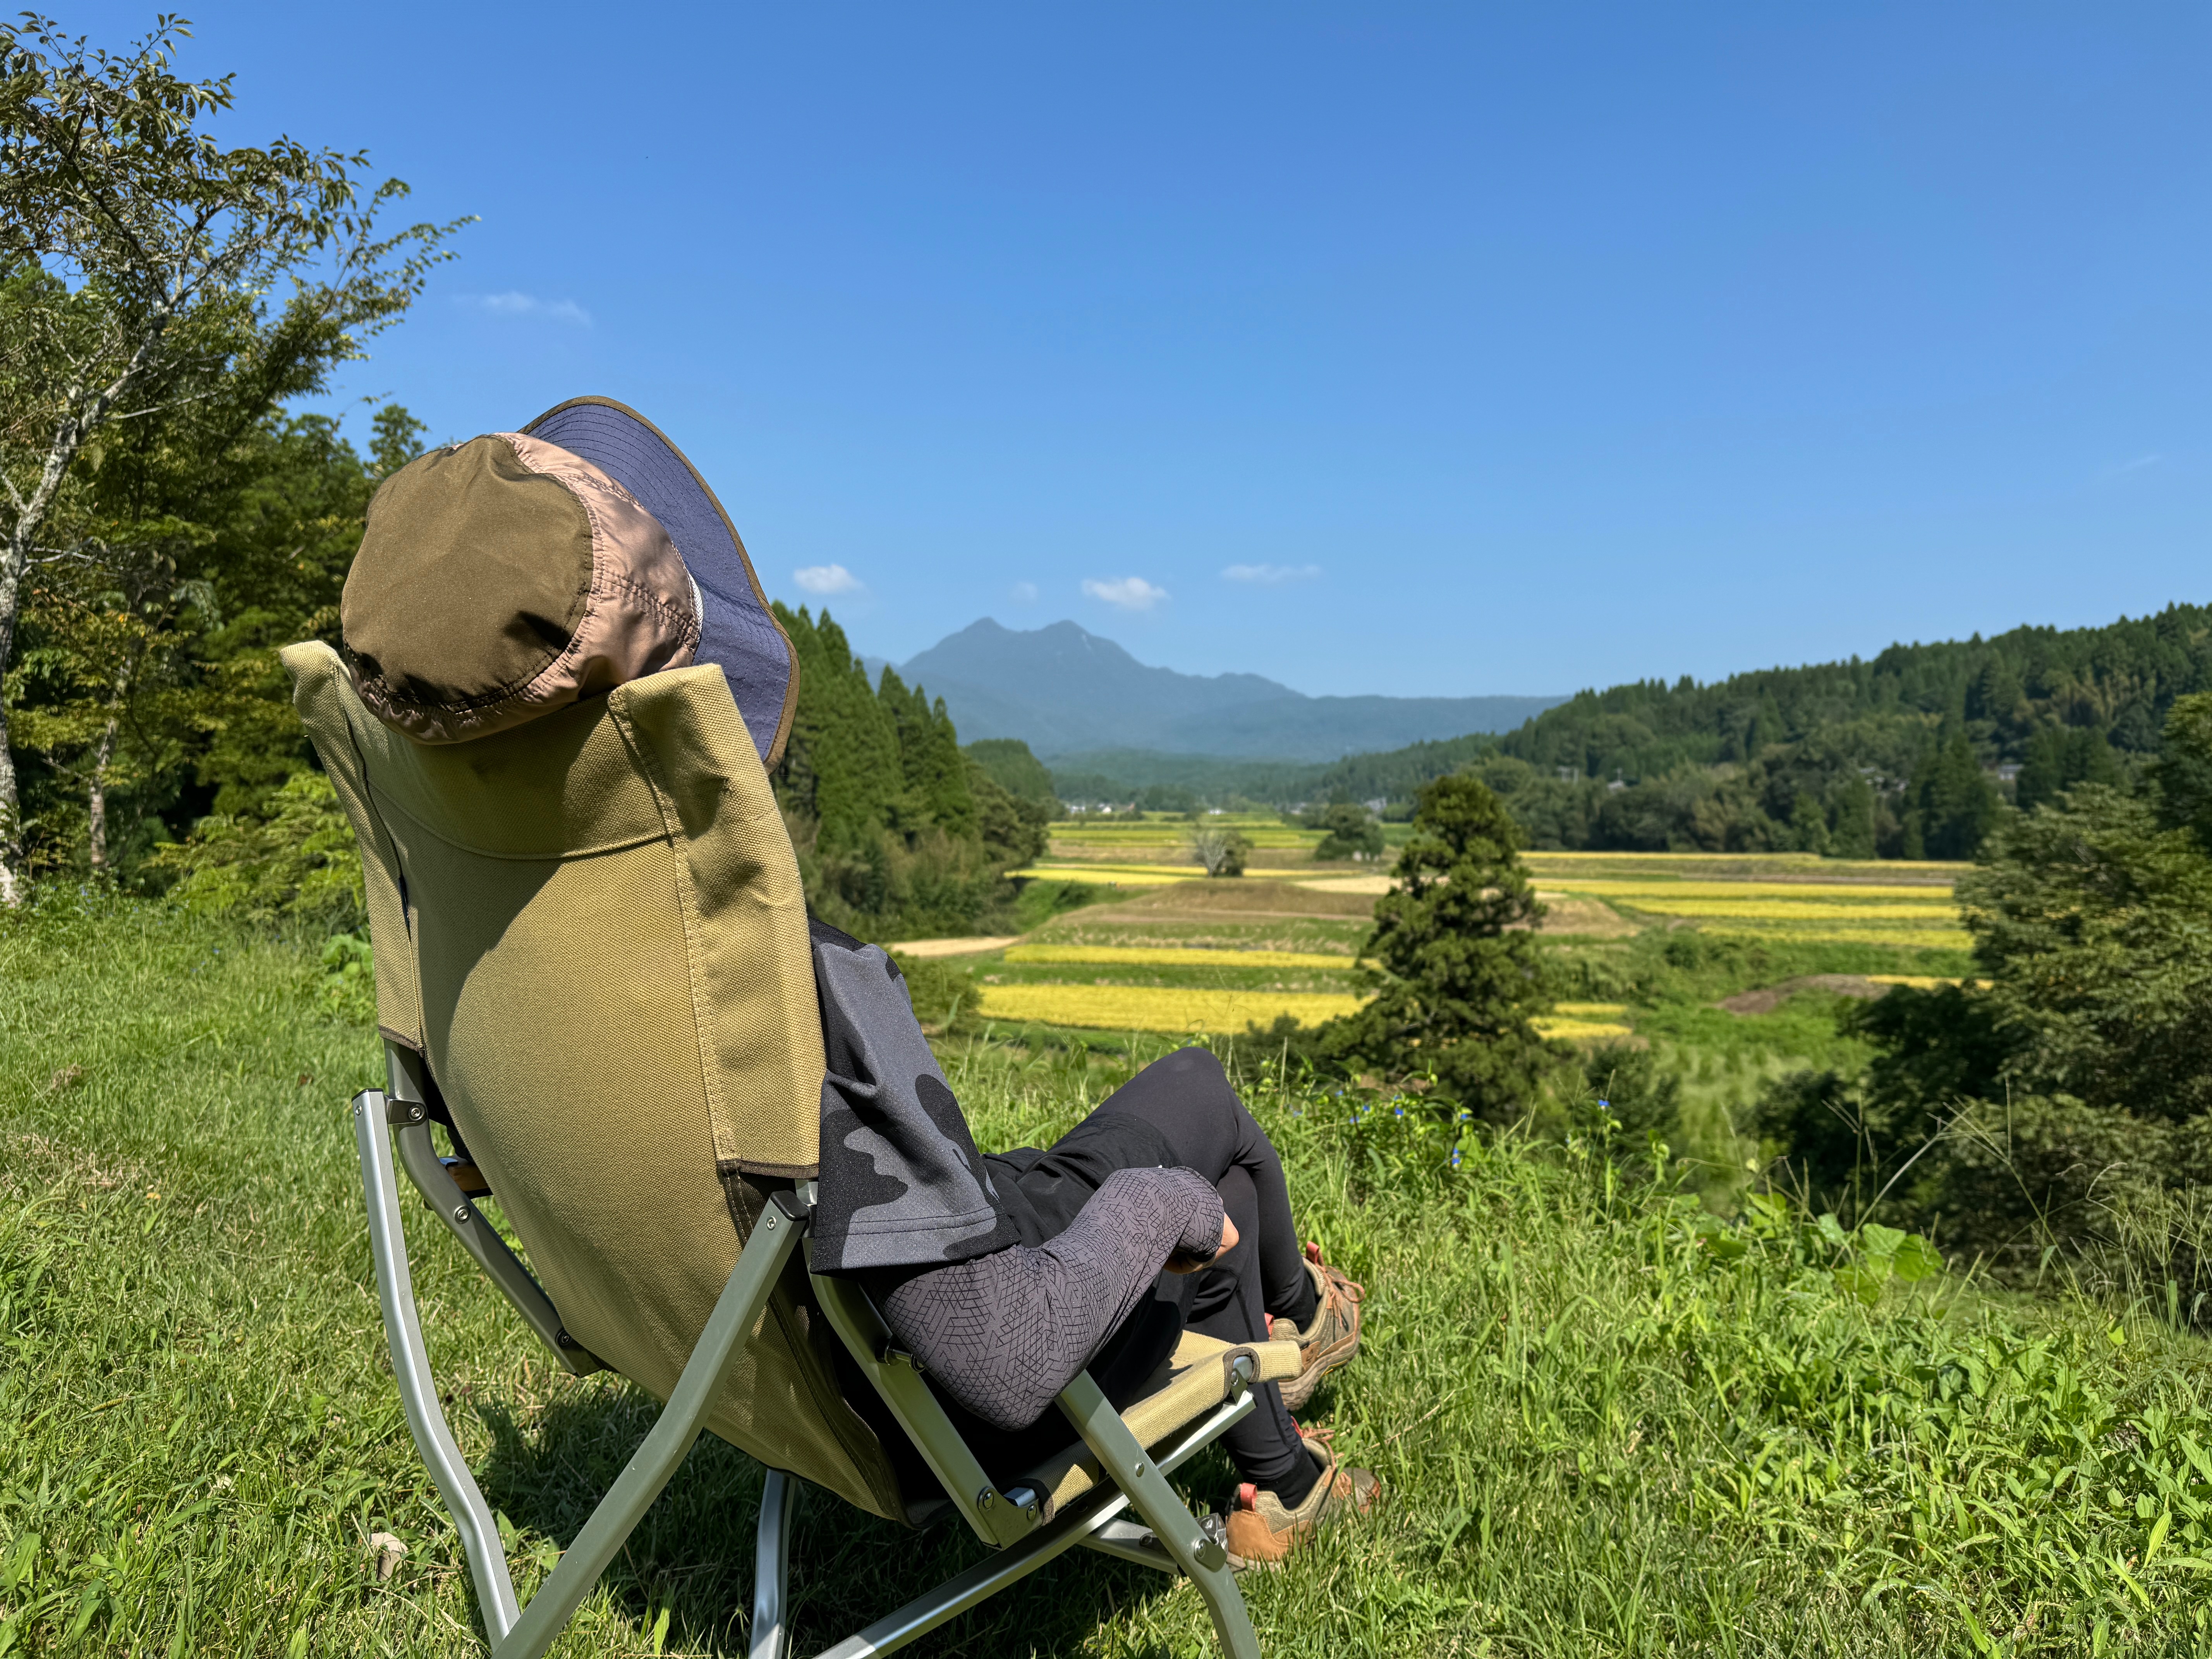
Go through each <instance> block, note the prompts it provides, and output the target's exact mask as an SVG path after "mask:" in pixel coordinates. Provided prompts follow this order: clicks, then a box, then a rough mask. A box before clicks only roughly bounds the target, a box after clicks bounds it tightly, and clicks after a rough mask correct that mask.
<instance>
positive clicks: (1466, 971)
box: [1322, 773, 1550, 1121]
mask: <svg viewBox="0 0 2212 1659" xmlns="http://www.w3.org/2000/svg"><path fill="white" fill-rule="evenodd" d="M1520 849H1521V832H1520V829H1519V828H1518V827H1517V826H1516V824H1515V823H1514V822H1513V820H1512V818H1511V817H1510V816H1508V814H1507V813H1506V811H1505V808H1504V805H1501V804H1500V802H1499V801H1498V797H1497V796H1496V795H1494V794H1492V793H1491V791H1490V790H1489V788H1488V787H1486V786H1485V785H1484V784H1483V783H1482V782H1481V781H1480V780H1479V779H1476V778H1474V777H1471V776H1469V775H1467V774H1465V773H1457V774H1454V775H1451V776H1449V777H1443V778H1438V779H1437V780H1435V781H1433V782H1431V783H1429V784H1426V785H1425V786H1424V787H1423V788H1422V790H1421V792H1420V794H1419V797H1418V799H1417V803H1416V805H1415V809H1414V814H1413V839H1412V840H1410V841H1409V842H1407V843H1406V846H1405V848H1404V849H1403V850H1402V851H1401V853H1400V854H1399V855H1398V866H1397V873H1398V883H1397V885H1396V886H1395V888H1393V889H1392V890H1391V891H1390V892H1389V893H1388V894H1387V895H1385V896H1383V898H1382V899H1380V900H1378V901H1377V902H1376V906H1375V931H1374V933H1372V934H1370V936H1369V938H1368V940H1367V943H1366V945H1364V948H1363V950H1362V952H1361V954H1362V956H1363V957H1366V958H1368V959H1370V960H1372V961H1374V962H1376V963H1380V964H1381V970H1380V971H1379V972H1378V971H1376V970H1374V969H1370V970H1368V977H1369V980H1370V982H1371V983H1373V984H1374V985H1375V986H1376V987H1377V989H1376V997H1375V1000H1373V1001H1371V1002H1370V1003H1369V1004H1368V1005H1367V1006H1365V1007H1364V1008H1363V1009H1361V1010H1360V1011H1359V1012H1358V1013H1357V1014H1354V1015H1352V1016H1351V1017H1350V1018H1347V1019H1345V1020H1342V1021H1340V1022H1338V1023H1337V1024H1334V1026H1332V1027H1330V1028H1329V1030H1328V1031H1327V1033H1326V1034H1325V1035H1324V1037H1323V1040H1322V1053H1323V1054H1325V1055H1328V1056H1330V1057H1332V1058H1335V1059H1337V1060H1349V1061H1358V1062H1363V1063H1365V1064H1369V1065H1375V1066H1383V1067H1384V1068H1386V1069H1388V1070H1390V1071H1395V1072H1400V1073H1413V1072H1425V1073H1433V1074H1434V1075H1435V1077H1436V1079H1437V1085H1438V1086H1439V1087H1440V1088H1441V1089H1442V1090H1443V1091H1445V1092H1446V1093H1447V1094H1448V1095H1449V1097H1451V1098H1453V1099H1455V1100H1456V1101H1457V1102H1458V1103H1460V1104H1461V1105H1462V1106H1465V1107H1467V1108H1468V1109H1470V1110H1472V1111H1474V1113H1475V1114H1476V1115H1478V1116H1480V1117H1484V1118H1487V1119H1490V1120H1492V1121H1505V1120H1509V1119H1510V1118H1511V1117H1512V1116H1514V1115H1516V1113H1518V1112H1519V1111H1521V1110H1522V1109H1525V1107H1526V1106H1527V1105H1528V1102H1529V1099H1530V1097H1531V1096H1532V1095H1533V1094H1534V1090H1535V1087H1536V1085H1537V1082H1538V1080H1539V1079H1540V1078H1541V1075H1542V1073H1543V1072H1544V1071H1545V1069H1546V1068H1547V1066H1548V1064H1549V1061H1550V1051H1549V1050H1548V1049H1547V1048H1546V1047H1545V1044H1544V1042H1543V1039H1542V1038H1541V1037H1539V1036H1537V1035H1536V1032H1535V1029H1534V1026H1533V1025H1531V1024H1530V1023H1529V1022H1530V1018H1531V1017H1532V1016H1534V1015H1536V1014H1540V1013H1541V1012H1544V1011H1545V1009H1547V1007H1548V1006H1550V996H1549V991H1548V987H1547V975H1546V974H1545V971H1544V963H1543V959H1542V957H1541V956H1540V954H1539V953H1538V951H1537V947H1536V938H1535V934H1534V931H1533V926H1532V924H1534V922H1535V921H1537V920H1539V919H1540V918H1541V916H1542V915H1543V914H1544V907H1543V906H1542V905H1541V904H1539V903H1538V902H1536V896H1535V894H1534V891H1533V890H1531V889H1530V887H1529V884H1528V872H1527V871H1526V870H1525V869H1523V868H1522V864H1521V860H1520Z"/></svg>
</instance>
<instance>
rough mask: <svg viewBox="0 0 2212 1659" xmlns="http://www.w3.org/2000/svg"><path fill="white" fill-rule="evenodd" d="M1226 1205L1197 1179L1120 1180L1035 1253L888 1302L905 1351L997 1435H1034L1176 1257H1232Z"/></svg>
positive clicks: (1150, 1174) (964, 1264)
mask: <svg viewBox="0 0 2212 1659" xmlns="http://www.w3.org/2000/svg"><path fill="white" fill-rule="evenodd" d="M1222 1219H1223V1217H1222V1208H1221V1195H1220V1194H1218V1193H1217V1192H1216V1191H1214V1189H1213V1187H1212V1183H1211V1182H1207V1181H1206V1178H1205V1177H1204V1176H1200V1175H1199V1174H1198V1173H1197V1172H1196V1171H1195V1170H1165V1169H1160V1170H1115V1172H1114V1173H1113V1174H1112V1175H1110V1176H1108V1177H1107V1178H1106V1184H1105V1185H1104V1186H1103V1187H1101V1188H1099V1189H1098V1190H1097V1192H1095V1193H1093V1194H1091V1201H1090V1202H1089V1203H1087V1204H1085V1206H1083V1211H1082V1213H1081V1214H1079V1215H1078V1216H1077V1217H1076V1218H1075V1222H1074V1225H1073V1226H1071V1227H1069V1228H1068V1230H1067V1231H1066V1232H1064V1233H1062V1234H1061V1235H1060V1237H1057V1238H1055V1239H1053V1240H1051V1241H1050V1242H1049V1243H1045V1244H1042V1245H1040V1246H1038V1247H1036V1249H1030V1248H1029V1247H1027V1246H1024V1245H1016V1246H1015V1247H1014V1248H1012V1249H1006V1250H1000V1251H998V1252H996V1253H995V1254H994V1255H983V1256H977V1257H975V1259H974V1260H972V1261H961V1262H956V1263H954V1264H953V1265H951V1266H950V1267H933V1268H930V1269H929V1270H927V1272H924V1273H916V1274H915V1275H914V1276H913V1277H912V1278H910V1279H904V1280H902V1281H901V1282H900V1283H899V1284H897V1285H895V1286H894V1287H892V1288H891V1289H890V1291H888V1292H887V1293H885V1294H884V1297H883V1303H882V1305H883V1313H884V1320H885V1321H886V1322H888V1323H889V1324H890V1328H891V1334H893V1335H894V1336H896V1338H897V1339H898V1340H899V1343H900V1346H902V1347H904V1348H905V1349H906V1350H907V1351H908V1352H910V1353H911V1354H913V1355H914V1357H915V1358H916V1359H918V1360H919V1361H921V1364H922V1367H923V1369H924V1370H927V1372H928V1373H929V1374H930V1375H931V1376H933V1377H934V1378H935V1379H936V1380H937V1383H938V1384H939V1387H941V1388H943V1389H945V1392H946V1393H947V1394H949V1395H951V1396H952V1397H953V1398H954V1399H955V1400H957V1401H959V1402H960V1403H961V1404H962V1405H963V1406H964V1407H967V1408H968V1409H969V1411H971V1412H973V1413H975V1415H976V1416H978V1417H980V1418H981V1419H983V1420H984V1421H985V1422H986V1423H988V1424H990V1425H993V1426H994V1427H995V1428H1000V1429H1022V1428H1027V1427H1028V1426H1029V1425H1030V1424H1032V1423H1034V1422H1036V1420H1037V1419H1038V1418H1040V1417H1042V1415H1043V1414H1044V1411H1045V1408H1046V1407H1048V1406H1049V1405H1051V1404H1052V1401H1053V1397H1054V1395H1057V1394H1058V1393H1059V1392H1060V1390H1061V1389H1064V1388H1066V1386H1067V1385H1068V1383H1069V1382H1070V1381H1072V1380H1073V1377H1074V1376H1075V1374H1076V1372H1078V1371H1079V1370H1082V1369H1083V1368H1084V1366H1085V1365H1087V1364H1090V1363H1091V1356H1092V1355H1093V1354H1095V1353H1097V1352H1098V1350H1099V1348H1100V1346H1102V1345H1103V1343H1104V1342H1105V1340H1106V1339H1107V1338H1108V1337H1109V1336H1110V1335H1112V1334H1113V1333H1114V1331H1115V1329H1116V1328H1118V1327H1119V1326H1120V1325H1121V1322H1122V1321H1123V1320H1124V1319H1126V1318H1127V1317H1128V1316H1129V1315H1130V1314H1131V1313H1133V1311H1135V1310H1136V1307H1137V1304H1139V1302H1141V1301H1142V1300H1143V1299H1144V1297H1145V1296H1146V1292H1148V1291H1150V1290H1151V1288H1152V1280H1153V1279H1154V1278H1155V1277H1156V1276H1157V1275H1158V1273H1159V1271H1160V1268H1161V1267H1162V1266H1163V1265H1164V1263H1165V1262H1166V1261H1167V1259H1168V1257H1169V1256H1170V1255H1175V1254H1177V1253H1181V1254H1182V1255H1192V1256H1199V1257H1206V1256H1211V1255H1212V1254H1213V1253H1214V1252H1215V1251H1216V1250H1217V1249H1219V1248H1220V1246H1221V1233H1222Z"/></svg>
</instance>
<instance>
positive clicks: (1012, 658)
mask: <svg viewBox="0 0 2212 1659" xmlns="http://www.w3.org/2000/svg"><path fill="white" fill-rule="evenodd" d="M898 671H899V677H900V678H902V679H903V680H905V681H906V683H907V684H909V685H916V684H919V685H921V686H922V687H923V688H925V689H926V690H927V691H928V692H929V694H930V695H931V696H933V697H942V698H944V699H945V707H946V708H948V709H949V710H950V711H951V715H952V720H953V724H954V725H955V726H957V727H958V728H959V731H960V736H961V738H962V740H963V741H964V742H973V741H974V740H975V738H1021V739H1022V740H1023V741H1024V742H1025V743H1027V744H1029V745H1030V748H1031V749H1032V750H1036V753H1038V754H1040V755H1064V754H1070V753H1074V752H1077V751H1080V750H1097V749H1158V750H1167V751H1169V752H1171V753H1178V754H1214V755H1233V756H1247V757H1266V758H1269V759H1282V760H1334V759H1336V758H1337V757H1339V756H1341V755H1346V754H1351V753H1354V752H1358V751H1359V750H1370V749H1393V748H1399V747H1402V746H1403V745H1404V744H1408V743H1418V742H1419V741H1421V740H1423V739H1425V738H1455V737H1463V736H1465V735H1467V734H1468V732H1497V731H1504V730H1508V729H1510V727H1512V726H1518V725H1519V724H1520V723H1521V722H1522V720H1527V719H1528V717H1529V716H1530V715H1532V714H1537V713H1540V712H1541V711H1542V710H1543V709H1546V708H1550V707H1551V706H1552V705H1553V703H1556V702H1564V701H1565V699H1564V698H1561V697H1310V696H1306V695H1305V694H1304V693H1303V692H1300V691H1294V690H1291V688H1290V687H1289V686H1287V685H1284V684H1279V683H1278V682H1277V681H1274V680H1271V679H1268V678H1266V677H1265V676H1264V675H1260V674H1235V673H1231V674H1184V673H1181V672H1178V671H1176V670H1175V669H1172V668H1157V667H1152V666H1151V665H1147V664H1145V663H1140V662H1139V661H1138V660H1137V659H1135V658H1134V657H1133V656H1131V655H1130V654H1129V653H1128V652H1127V650H1126V649H1124V648H1123V647H1121V646H1120V645H1117V644H1116V643H1115V641H1112V640H1109V639H1103V638H1102V637H1100V636H1099V635H1096V634H1093V633H1092V632H1091V630H1090V629H1086V628H1085V627H1084V626H1083V625H1082V624H1081V623H1076V622H1073V621H1066V620H1062V621H1060V622H1056V623H1047V624H1046V625H1045V626H1043V627H1042V628H1032V629H1014V628H1008V627H1006V625H1005V624H1004V623H1000V622H998V621H996V620H995V619H994V618H992V617H978V618H977V619H976V620H975V621H974V622H972V623H969V625H968V626H967V627H965V628H963V629H960V630H959V631H958V632H957V633H955V634H949V635H946V636H945V638H943V639H941V640H939V641H938V642H937V643H936V644H935V645H933V646H932V647H930V648H929V649H928V650H927V651H924V652H922V653H920V654H918V655H916V656H914V657H911V658H908V659H907V660H906V661H905V662H903V663H902V664H900V665H899V670H898Z"/></svg>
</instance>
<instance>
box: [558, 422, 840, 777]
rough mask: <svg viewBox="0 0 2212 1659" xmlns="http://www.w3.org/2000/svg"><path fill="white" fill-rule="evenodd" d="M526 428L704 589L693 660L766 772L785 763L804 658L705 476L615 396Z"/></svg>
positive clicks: (658, 432) (700, 592) (658, 429)
mask: <svg viewBox="0 0 2212 1659" xmlns="http://www.w3.org/2000/svg"><path fill="white" fill-rule="evenodd" d="M523 431H525V432H526V433H527V434H529V435H531V436H532V437H535V438H543V439H544V440H545V441H547V442H549V443H555V444H558V445H559V446H560V447H562V448H563V449H565V450H567V451H568V452H569V453H571V454H574V455H580V456H581V457H582V458H583V459H586V460H587V461H589V462H591V463H592V465H594V466H596V467H598V468H599V470H600V471H603V472H605V473H606V474H607V476H608V477H611V478H614V479H616V480H617V481H618V482H619V483H621V484H622V486H623V488H624V489H627V490H629V493H630V494H631V495H634V496H635V497H636V499H637V500H638V501H641V502H642V503H643V504H644V507H645V510H646V511H647V512H648V513H652V514H653V517H654V518H655V519H657V520H659V521H660V524H661V525H662V526H663V527H664V528H665V529H666V531H667V532H668V533H669V535H670V536H671V538H673V539H674V541H675V543H676V550H677V551H678V553H680V554H682V555H683V557H684V565H685V567H686V568H688V569H689V570H690V573H691V579H692V580H694V581H695V582H696V583H697V584H698V585H699V599H700V611H699V646H698V651H697V654H696V658H695V659H694V660H696V661H698V662H702V663H713V664H714V665H716V666H717V667H719V668H720V670H721V671H722V672H723V674H724V675H725V676H726V677H727V678H728V679H729V682H730V694H731V695H732V696H733V697H735V698H736V699H737V703H738V713H740V714H743V715H744V721H745V729H746V730H747V731H748V732H751V733H752V739H753V747H754V748H756V749H757V750H759V751H760V757H761V761H762V763H763V765H768V766H773V765H775V763H776V762H777V761H779V760H781V758H782V757H783V745H784V741H785V739H786V738H788V737H789V736H790V735H791V713H792V709H793V706H794V705H795V704H796V703H797V702H798V699H799V661H798V658H797V656H796V654H795V653H793V650H792V647H791V640H790V637H789V636H788V635H786V634H785V633H784V631H783V624H782V623H779V622H777V621H776V619H775V612H774V611H770V610H769V604H768V595H767V594H765V593H763V592H761V585H760V578H759V577H758V576H757V575H755V574H753V562H752V560H751V558H750V556H748V555H747V554H746V552H745V544H744V542H742V541H740V540H739V539H738V531H737V526H735V525H733V524H732V523H731V522H730V515H729V514H728V513H726V512H724V511H723V510H722V504H721V502H720V501H717V500H716V499H715V498H714V491H713V490H712V489H708V487H707V481H706V479H704V478H702V477H700V476H699V469H698V468H696V467H695V466H693V465H691V463H690V460H688V459H685V457H684V452H683V451H682V450H680V449H678V448H677V447H676V446H675V445H674V444H672V443H671V442H670V441H668V439H667V438H666V437H665V436H664V435H662V433H661V430H660V428H659V427H656V426H655V425H653V422H650V421H648V420H647V419H646V418H645V416H642V415H641V414H639V413H638V412H637V411H636V410H634V409H631V408H629V406H628V405H626V404H618V403H617V402H616V401H615V400H614V399H613V398H569V399H568V402H566V403H564V404H556V405H555V406H554V407H553V408H551V409H549V410H546V411H545V412H544V414H543V415H540V416H538V418H537V419H536V420H534V421H532V422H531V423H530V424H529V425H528V426H526V427H525V428H523Z"/></svg>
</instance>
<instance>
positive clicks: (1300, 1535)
mask: <svg viewBox="0 0 2212 1659" xmlns="http://www.w3.org/2000/svg"><path fill="white" fill-rule="evenodd" d="M1301 1438H1302V1439H1303V1440H1304V1445H1305V1449H1306V1455H1308V1456H1310V1457H1311V1458H1312V1459H1313V1461H1314V1462H1316V1463H1317V1464H1318V1465H1320V1467H1321V1478H1320V1479H1319V1480H1316V1481H1315V1482H1314V1484H1313V1490H1312V1491H1311V1492H1308V1493H1307V1494H1306V1501H1305V1502H1304V1503H1303V1504H1299V1505H1298V1506H1297V1508H1296V1509H1294V1510H1290V1509H1285V1508H1284V1507H1283V1504H1282V1502H1281V1500H1280V1499H1279V1498H1277V1497H1276V1496H1275V1494H1274V1493H1273V1492H1261V1491H1258V1490H1256V1489H1255V1487H1254V1486H1253V1485H1252V1483H1251V1482H1250V1481H1249V1480H1248V1481H1246V1482H1245V1483H1244V1484H1243V1486H1239V1487H1237V1497H1236V1498H1235V1500H1234V1501H1233V1502H1232V1503H1231V1504H1230V1506H1229V1516H1228V1521H1227V1524H1226V1525H1225V1528H1224V1529H1223V1530H1224V1533H1225V1547H1226V1548H1227V1550H1228V1552H1229V1565H1230V1568H1231V1571H1236V1572H1243V1571H1244V1570H1245V1569H1246V1568H1247V1567H1272V1566H1275V1565H1279V1563H1280V1562H1281V1561H1282V1560H1283V1559H1285V1557H1286V1556H1288V1555H1290V1554H1291V1552H1293V1551H1295V1550H1297V1549H1300V1548H1302V1547H1304V1546H1305V1545H1306V1544H1307V1543H1309V1542H1310V1541H1312V1539H1313V1536H1314V1534H1316V1533H1318V1532H1319V1531H1320V1530H1321V1529H1322V1528H1323V1527H1326V1526H1329V1525H1332V1524H1334V1522H1338V1521H1341V1520H1342V1519H1344V1517H1345V1516H1362V1515H1365V1514H1366V1513H1367V1512H1368V1511H1369V1510H1371V1509H1373V1508H1374V1507H1375V1506H1376V1504H1379V1503H1381V1502H1382V1501H1383V1483H1382V1482H1381V1481H1380V1480H1376V1478H1375V1474H1374V1471H1372V1470H1371V1469H1346V1468H1340V1467H1339V1466H1338V1464H1337V1461H1336V1453H1335V1452H1334V1450H1333V1449H1330V1448H1329V1447H1328V1446H1326V1445H1324V1444H1322V1443H1321V1442H1320V1441H1318V1440H1316V1439H1313V1438H1311V1437H1301Z"/></svg>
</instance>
